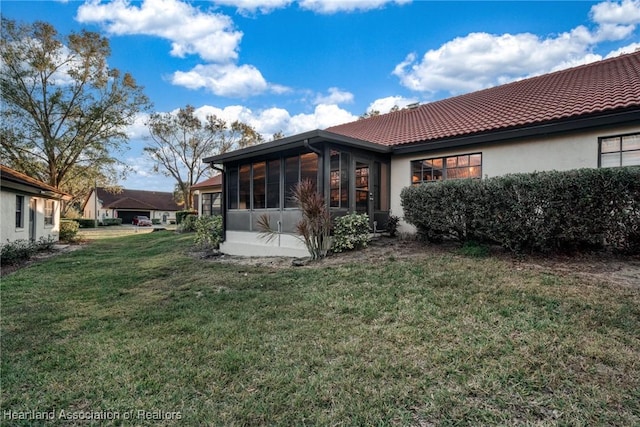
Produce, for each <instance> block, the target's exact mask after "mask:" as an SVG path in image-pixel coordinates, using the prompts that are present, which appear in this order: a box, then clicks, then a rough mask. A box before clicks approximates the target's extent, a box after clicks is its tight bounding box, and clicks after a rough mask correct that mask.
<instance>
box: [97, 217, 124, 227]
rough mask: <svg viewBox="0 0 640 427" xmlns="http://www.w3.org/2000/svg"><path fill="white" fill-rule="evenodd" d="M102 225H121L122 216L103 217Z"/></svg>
mask: <svg viewBox="0 0 640 427" xmlns="http://www.w3.org/2000/svg"><path fill="white" fill-rule="evenodd" d="M102 225H104V226H107V227H108V226H110V225H122V218H104V219H103V220H102Z"/></svg>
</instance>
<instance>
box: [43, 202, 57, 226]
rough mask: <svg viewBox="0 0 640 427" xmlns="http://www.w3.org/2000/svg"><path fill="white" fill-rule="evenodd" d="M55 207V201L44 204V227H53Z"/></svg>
mask: <svg viewBox="0 0 640 427" xmlns="http://www.w3.org/2000/svg"><path fill="white" fill-rule="evenodd" d="M54 211H55V205H54V201H53V200H45V202H44V225H53V222H54V221H53V218H54V216H53V212H54Z"/></svg>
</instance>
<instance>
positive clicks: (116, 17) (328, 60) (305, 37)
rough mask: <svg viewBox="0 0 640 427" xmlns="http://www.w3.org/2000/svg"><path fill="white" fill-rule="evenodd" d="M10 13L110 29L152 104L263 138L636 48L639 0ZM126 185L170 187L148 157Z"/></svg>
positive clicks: (286, 0) (137, 147) (262, 2)
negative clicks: (238, 125) (193, 111)
mask: <svg viewBox="0 0 640 427" xmlns="http://www.w3.org/2000/svg"><path fill="white" fill-rule="evenodd" d="M0 7H1V9H2V14H3V16H4V17H6V18H10V19H16V20H19V21H25V22H32V21H35V20H43V21H47V22H49V23H51V24H53V25H54V26H55V27H56V28H57V29H58V31H59V32H61V33H64V34H67V33H69V32H71V31H78V30H80V29H87V30H90V31H97V32H100V33H101V34H104V35H105V36H107V37H109V39H110V43H111V48H112V56H111V57H110V58H109V64H110V66H112V67H116V68H119V69H121V70H125V71H129V72H131V73H132V74H133V75H134V77H135V78H136V80H137V81H138V82H139V83H140V84H142V85H143V86H144V87H145V92H146V94H147V95H148V96H149V98H150V99H151V101H152V102H153V104H154V110H155V111H158V112H170V111H174V110H176V109H178V108H180V107H184V106H185V105H187V104H190V105H193V106H194V107H196V108H197V111H198V113H199V114H201V115H203V116H204V115H206V114H216V115H218V116H221V117H223V118H225V119H227V120H229V121H233V120H236V119H239V120H241V121H243V122H245V123H249V124H251V125H252V126H254V127H255V128H256V129H257V130H258V131H259V132H261V133H262V134H263V135H264V136H265V137H266V138H267V139H269V138H270V137H271V135H273V133H275V132H278V131H282V132H283V133H284V134H285V135H286V136H289V135H294V134H297V133H300V132H304V131H307V130H312V129H318V128H320V129H322V128H326V127H328V126H332V125H335V124H339V123H344V122H347V121H352V120H356V119H357V117H358V116H360V115H361V114H363V113H364V112H366V111H368V110H370V109H375V110H378V111H381V112H383V113H384V112H387V111H388V110H389V109H390V108H391V107H392V106H394V105H398V106H400V107H403V106H405V105H407V104H409V103H413V102H421V103H425V102H430V101H434V100H438V99H442V98H446V97H450V96H454V95H459V94H462V93H467V92H470V91H474V90H479V89H483V88H486V87H491V86H495V85H498V84H502V83H507V82H510V81H514V80H518V79H522V78H526V77H530V76H534V75H539V74H544V73H548V72H551V71H555V70H558V69H563V68H567V67H571V66H575V65H580V64H584V63H587V62H591V61H595V60H599V59H603V58H606V57H608V56H613V55H617V54H619V53H622V52H633V51H634V50H636V49H638V48H640V30H639V29H638V26H639V24H640V0H624V1H617V2H616V1H613V2H609V1H604V2H602V1H601V2H589V1H568V2H558V1H541V2H524V1H500V2H485V1H471V2H451V1H433V2H431V1H409V0H395V1H387V0H299V1H294V0H212V1H187V0H144V1H124V0H118V1H86V2H83V1H42V2H38V1H11V0H9V1H6V0H2V3H1V5H0ZM144 121H145V117H142V116H141V117H140V119H139V120H138V123H137V124H136V125H135V126H132V127H131V129H130V135H131V140H130V149H129V151H128V152H127V153H126V154H125V155H124V156H122V160H124V161H125V162H126V163H128V164H129V165H130V166H131V167H132V168H133V170H134V172H133V173H131V174H130V175H129V177H128V179H127V180H125V181H122V182H121V183H122V184H123V185H125V186H126V187H128V188H138V189H142V188H144V189H153V190H162V191H171V190H172V188H173V182H172V180H171V179H168V178H165V177H163V176H161V175H158V174H153V172H152V166H151V162H150V161H149V160H148V159H147V158H145V157H144V155H143V154H142V147H143V146H144V144H145V143H144V135H145V128H144V125H143V123H144Z"/></svg>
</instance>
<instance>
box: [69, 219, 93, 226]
mask: <svg viewBox="0 0 640 427" xmlns="http://www.w3.org/2000/svg"><path fill="white" fill-rule="evenodd" d="M73 221H76V222H77V223H78V225H79V226H80V228H96V220H95V219H89V218H75V219H73Z"/></svg>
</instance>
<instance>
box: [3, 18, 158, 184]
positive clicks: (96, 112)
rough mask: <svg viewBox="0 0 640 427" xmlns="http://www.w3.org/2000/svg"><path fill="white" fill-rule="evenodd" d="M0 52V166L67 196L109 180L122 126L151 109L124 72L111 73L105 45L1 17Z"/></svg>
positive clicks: (123, 138) (84, 34) (87, 35)
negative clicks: (0, 111)
mask: <svg viewBox="0 0 640 427" xmlns="http://www.w3.org/2000/svg"><path fill="white" fill-rule="evenodd" d="M0 50H1V55H2V62H1V63H0V89H1V93H2V113H1V114H2V116H1V117H2V124H1V125H0V139H1V142H2V148H1V152H0V154H1V155H2V159H3V162H5V163H7V164H9V165H10V166H11V167H13V168H15V169H17V170H19V171H21V172H23V173H26V174H28V175H30V176H33V177H34V178H37V179H39V180H41V181H43V182H46V183H48V184H49V185H52V186H53V187H56V188H59V189H62V190H65V191H69V190H72V191H78V187H83V188H85V189H86V187H87V186H92V185H93V184H94V182H95V181H96V180H99V181H101V182H106V181H109V177H111V176H113V174H115V173H116V172H117V168H116V166H117V165H118V163H119V161H118V160H117V159H116V158H115V157H114V153H116V152H118V151H121V150H122V149H123V148H124V147H125V146H126V143H127V134H126V128H127V126H129V125H131V124H133V122H134V120H135V118H136V116H137V114H138V113H139V112H141V111H144V110H145V109H146V108H148V107H149V100H148V99H147V97H146V96H145V95H144V93H143V91H142V87H140V86H138V85H137V84H136V82H135V80H134V78H133V77H132V76H131V75H130V74H128V73H121V72H120V71H119V70H117V69H115V68H109V66H108V64H107V58H108V57H109V55H110V54H111V49H110V47H109V41H108V40H107V39H106V38H104V37H101V36H100V35H99V34H97V33H93V32H88V31H84V30H83V31H81V32H80V33H71V34H70V35H68V36H62V35H60V34H59V33H58V32H57V31H56V29H55V28H54V27H53V26H52V25H50V24H48V23H45V22H35V23H33V24H31V25H29V24H19V23H16V22H15V21H13V20H7V19H4V18H3V19H2V39H1V40H0ZM120 169H121V168H120Z"/></svg>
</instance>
